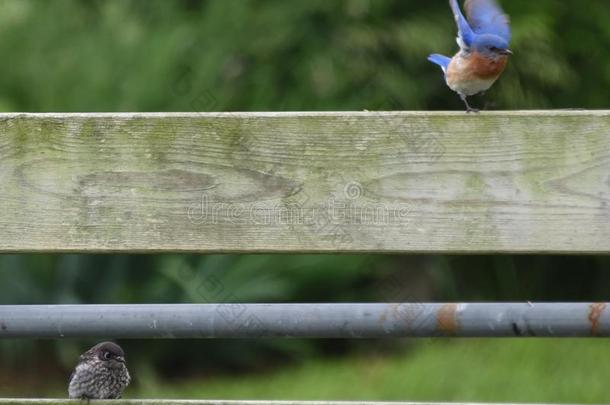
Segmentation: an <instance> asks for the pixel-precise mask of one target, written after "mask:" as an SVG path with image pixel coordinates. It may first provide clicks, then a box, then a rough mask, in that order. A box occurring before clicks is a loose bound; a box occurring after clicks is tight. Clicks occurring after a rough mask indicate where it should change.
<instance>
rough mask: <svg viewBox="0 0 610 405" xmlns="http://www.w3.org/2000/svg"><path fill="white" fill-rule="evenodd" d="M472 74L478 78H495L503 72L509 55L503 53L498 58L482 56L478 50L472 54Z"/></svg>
mask: <svg viewBox="0 0 610 405" xmlns="http://www.w3.org/2000/svg"><path fill="white" fill-rule="evenodd" d="M470 58H471V60H470V63H469V64H468V65H469V69H468V70H470V74H472V75H473V76H475V77H476V78H478V79H494V78H497V77H498V76H500V75H501V74H502V72H503V71H504V69H506V64H507V63H508V56H505V55H501V56H498V57H496V58H489V57H485V56H482V55H481V54H480V53H478V52H473V53H472V54H471V55H470Z"/></svg>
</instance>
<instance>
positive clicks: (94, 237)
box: [0, 111, 610, 253]
mask: <svg viewBox="0 0 610 405" xmlns="http://www.w3.org/2000/svg"><path fill="white" fill-rule="evenodd" d="M609 202H610V111H547V112H535V111H534V112H493V113H483V114H479V115H466V114H463V113H427V112H421V113H415V112H405V113H400V112H395V113H394V112H392V113H377V112H360V113H350V112H345V113H227V114H180V113H175V114H171V113H169V114H165V113H160V114H2V115H0V252H38V251H50V252H68V251H86V252H92V251H101V252H117V251H139V252H157V251H192V252H294V251H306V252H336V251H342V252H454V253H475V252H484V253H494V252H520V253H529V252H559V253H610V207H609Z"/></svg>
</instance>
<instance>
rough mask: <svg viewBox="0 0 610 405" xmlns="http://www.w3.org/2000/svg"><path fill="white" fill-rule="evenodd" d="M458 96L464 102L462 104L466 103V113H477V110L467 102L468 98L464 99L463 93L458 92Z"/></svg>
mask: <svg viewBox="0 0 610 405" xmlns="http://www.w3.org/2000/svg"><path fill="white" fill-rule="evenodd" d="M460 98H461V99H462V101H463V102H464V104H466V112H467V113H478V112H479V110H478V109H476V108H472V107H471V106H470V104H468V100H467V99H466V96H465V95H463V94H460Z"/></svg>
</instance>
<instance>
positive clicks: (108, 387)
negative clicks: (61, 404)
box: [68, 342, 131, 400]
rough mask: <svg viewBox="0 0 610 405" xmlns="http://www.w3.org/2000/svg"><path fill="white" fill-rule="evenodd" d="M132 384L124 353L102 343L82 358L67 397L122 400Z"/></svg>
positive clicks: (71, 378) (107, 343)
mask: <svg viewBox="0 0 610 405" xmlns="http://www.w3.org/2000/svg"><path fill="white" fill-rule="evenodd" d="M130 380H131V377H130V376H129V371H127V366H126V365H125V353H124V352H123V349H121V347H120V346H119V345H117V344H116V343H112V342H102V343H99V344H97V345H95V346H93V347H92V348H91V349H89V350H87V351H86V352H85V353H83V354H81V356H80V357H79V359H78V364H77V365H76V368H75V369H74V372H72V375H71V376H70V385H69V386H68V394H69V396H70V398H72V399H87V400H89V399H119V398H121V395H122V393H123V390H124V389H125V387H127V385H129V381H130Z"/></svg>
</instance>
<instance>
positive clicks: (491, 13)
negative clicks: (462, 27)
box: [464, 0, 511, 42]
mask: <svg viewBox="0 0 610 405" xmlns="http://www.w3.org/2000/svg"><path fill="white" fill-rule="evenodd" d="M464 9H465V10H466V16H467V17H468V22H469V23H470V27H471V28H472V30H473V31H474V33H475V34H493V35H497V36H499V37H501V38H504V40H506V42H510V38H511V32H510V20H509V18H508V16H507V15H506V14H504V11H502V9H501V8H500V6H499V5H498V3H497V2H496V1H495V0H466V3H464Z"/></svg>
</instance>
